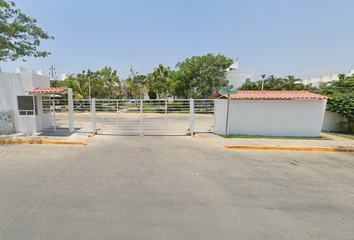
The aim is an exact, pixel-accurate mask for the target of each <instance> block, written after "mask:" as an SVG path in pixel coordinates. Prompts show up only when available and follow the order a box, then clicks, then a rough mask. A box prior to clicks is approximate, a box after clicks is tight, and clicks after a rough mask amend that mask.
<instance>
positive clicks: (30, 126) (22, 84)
mask: <svg viewBox="0 0 354 240" xmlns="http://www.w3.org/2000/svg"><path fill="white" fill-rule="evenodd" d="M39 87H49V78H48V77H45V76H39V75H37V74H32V73H0V111H13V114H14V123H15V129H16V132H37V131H39V128H38V127H37V125H38V126H39V124H40V121H41V120H40V119H38V120H36V118H42V116H41V114H42V112H39V111H38V114H39V115H38V116H20V115H19V113H18V105H17V96H23V95H28V94H27V92H26V91H29V90H34V89H36V88H39ZM38 105H39V102H38ZM37 121H38V122H37Z"/></svg>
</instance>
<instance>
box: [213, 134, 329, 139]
mask: <svg viewBox="0 0 354 240" xmlns="http://www.w3.org/2000/svg"><path fill="white" fill-rule="evenodd" d="M215 135H218V136H220V137H223V138H224V136H225V135H224V134H215ZM227 138H257V139H292V140H329V139H328V138H323V137H267V136H251V135H232V134H231V135H227Z"/></svg>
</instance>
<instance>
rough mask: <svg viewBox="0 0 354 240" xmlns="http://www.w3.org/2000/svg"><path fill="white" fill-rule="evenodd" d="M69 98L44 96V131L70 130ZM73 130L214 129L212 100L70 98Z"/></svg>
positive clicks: (163, 131) (148, 131) (147, 131)
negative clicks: (47, 97) (46, 97)
mask: <svg viewBox="0 0 354 240" xmlns="http://www.w3.org/2000/svg"><path fill="white" fill-rule="evenodd" d="M69 101H70V100H68V99H43V111H45V112H46V114H44V116H43V124H46V127H45V131H69V125H70V120H69V118H70V114H69ZM72 101H73V114H72V118H73V120H72V121H73V122H74V131H75V132H89V133H96V132H98V133H101V134H103V133H119V134H140V135H143V134H187V133H191V135H193V134H194V133H195V132H213V129H214V100H213V99H196V100H194V99H175V100H173V99H162V100H135V99H129V100H127V99H125V100H122V99H92V100H89V99H73V100H72Z"/></svg>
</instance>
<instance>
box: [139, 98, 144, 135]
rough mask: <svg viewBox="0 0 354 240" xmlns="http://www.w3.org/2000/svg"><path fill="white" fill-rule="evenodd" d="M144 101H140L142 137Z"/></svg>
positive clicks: (141, 129)
mask: <svg viewBox="0 0 354 240" xmlns="http://www.w3.org/2000/svg"><path fill="white" fill-rule="evenodd" d="M143 126H144V125H143V100H142V99H140V137H142V136H144V135H143Z"/></svg>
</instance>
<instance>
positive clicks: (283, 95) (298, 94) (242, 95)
mask: <svg viewBox="0 0 354 240" xmlns="http://www.w3.org/2000/svg"><path fill="white" fill-rule="evenodd" d="M209 98H227V95H221V94H220V92H217V93H215V94H214V95H212V96H210V97H209ZM230 98H231V99H269V100H274V99H277V100H280V99H285V100H286V99H330V97H326V96H322V95H319V94H315V93H310V92H309V91H238V94H230Z"/></svg>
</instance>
